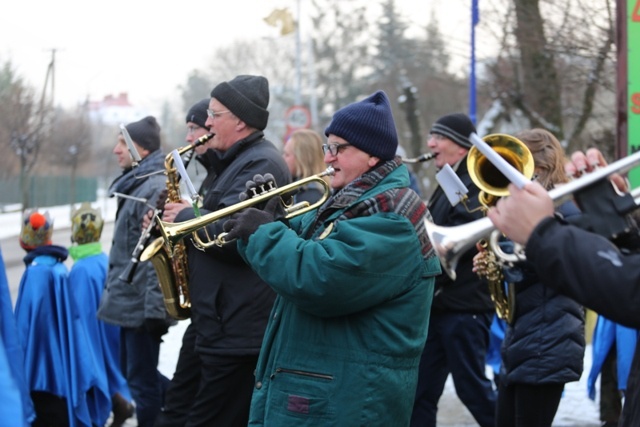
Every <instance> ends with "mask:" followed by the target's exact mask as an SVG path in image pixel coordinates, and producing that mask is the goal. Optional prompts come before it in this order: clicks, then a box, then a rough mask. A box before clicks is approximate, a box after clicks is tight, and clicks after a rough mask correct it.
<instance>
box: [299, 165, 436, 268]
mask: <svg viewBox="0 0 640 427" xmlns="http://www.w3.org/2000/svg"><path fill="white" fill-rule="evenodd" d="M401 165H402V160H401V158H400V157H396V158H395V159H392V160H387V161H385V162H381V163H379V164H378V165H377V166H375V167H373V168H372V169H370V170H369V171H367V172H365V173H364V174H362V175H361V176H360V177H358V178H356V179H355V180H353V181H352V182H350V183H349V184H347V185H346V186H345V187H344V188H342V189H341V190H340V191H338V192H337V193H336V194H334V195H333V196H332V197H331V198H329V200H327V201H326V202H325V203H324V204H323V205H322V206H321V207H320V208H318V212H317V214H316V218H315V220H314V224H313V226H312V227H311V228H310V231H311V234H314V233H315V232H316V231H317V230H318V229H319V228H320V227H321V226H322V224H323V223H324V221H325V220H326V219H327V218H329V217H330V216H331V215H333V214H334V213H335V212H336V211H340V210H342V212H341V213H340V214H339V216H338V217H337V218H336V219H335V223H336V224H337V223H338V222H340V221H344V220H348V219H350V218H356V217H365V216H371V215H375V214H376V213H379V212H395V213H397V214H399V215H401V216H404V217H406V218H407V219H408V220H409V221H410V222H411V224H413V227H414V229H415V231H416V234H417V235H418V238H419V239H420V245H421V247H422V255H423V257H424V258H425V259H427V258H430V257H432V256H435V252H434V251H433V247H432V245H431V242H430V241H429V238H428V236H427V232H426V229H425V226H424V219H429V220H431V215H430V214H429V211H428V210H427V207H426V206H425V204H424V202H423V201H422V200H421V199H420V197H419V196H418V195H417V194H416V193H415V192H414V191H413V190H411V189H410V188H409V187H393V188H388V189H386V190H384V191H381V192H379V193H377V194H376V193H375V192H373V193H372V195H371V196H370V197H367V198H365V199H363V200H359V201H358V199H360V198H361V197H362V196H363V195H364V194H365V193H367V192H369V191H370V190H372V189H374V188H375V187H376V186H378V185H379V184H380V183H381V182H382V181H383V180H384V179H385V178H386V177H387V176H388V175H389V174H391V172H393V171H394V170H396V169H397V168H398V167H400V166H401Z"/></svg>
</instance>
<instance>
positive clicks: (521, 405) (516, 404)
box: [496, 381, 564, 427]
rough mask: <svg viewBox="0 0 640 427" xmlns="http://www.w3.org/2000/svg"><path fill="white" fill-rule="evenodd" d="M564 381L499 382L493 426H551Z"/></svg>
mask: <svg viewBox="0 0 640 427" xmlns="http://www.w3.org/2000/svg"><path fill="white" fill-rule="evenodd" d="M563 390H564V384H542V385H532V384H513V385H509V386H507V385H505V384H504V381H501V382H500V388H499V389H498V403H497V405H496V427H550V426H551V424H552V423H553V418H554V417H555V416H556V412H557V411H558V405H559V404H560V398H561V397H562V391H563Z"/></svg>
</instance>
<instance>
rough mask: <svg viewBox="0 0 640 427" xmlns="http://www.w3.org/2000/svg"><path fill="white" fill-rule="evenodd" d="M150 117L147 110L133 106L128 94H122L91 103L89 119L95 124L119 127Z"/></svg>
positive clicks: (108, 96)
mask: <svg viewBox="0 0 640 427" xmlns="http://www.w3.org/2000/svg"><path fill="white" fill-rule="evenodd" d="M148 115H149V112H148V111H147V110H146V109H145V108H138V107H134V106H133V105H131V103H130V102H129V96H128V94H127V93H126V92H121V93H120V94H119V95H118V96H113V95H107V96H105V97H104V99H103V100H102V101H90V102H89V118H90V119H91V121H92V122H94V123H101V124H104V125H119V124H120V123H130V122H135V121H137V120H140V119H141V118H143V117H145V116H148Z"/></svg>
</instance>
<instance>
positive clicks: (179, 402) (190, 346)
mask: <svg viewBox="0 0 640 427" xmlns="http://www.w3.org/2000/svg"><path fill="white" fill-rule="evenodd" d="M195 346H196V328H195V326H194V325H193V323H191V324H190V325H189V326H187V329H186V330H185V331H184V335H183V336H182V347H180V354H179V355H178V363H177V364H176V370H175V372H174V374H173V378H171V382H170V383H169V387H168V388H167V391H166V392H165V396H164V406H163V408H162V410H161V412H160V413H159V414H158V417H157V418H156V423H155V427H181V426H184V425H185V424H186V422H187V417H188V416H189V411H190V410H191V405H192V404H193V402H194V399H195V397H196V395H197V394H198V389H199V388H200V357H199V356H198V354H197V353H196V351H195Z"/></svg>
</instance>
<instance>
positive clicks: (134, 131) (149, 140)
mask: <svg viewBox="0 0 640 427" xmlns="http://www.w3.org/2000/svg"><path fill="white" fill-rule="evenodd" d="M125 127H126V128H127V132H129V135H130V136H131V139H132V140H133V142H135V143H136V144H138V145H139V146H140V147H142V148H144V149H146V150H149V151H150V152H152V151H156V150H157V149H158V148H160V125H159V124H158V122H157V121H156V118H155V117H153V116H147V117H145V118H144V119H141V120H138V121H137V122H133V123H129V124H128V125H127V126H125Z"/></svg>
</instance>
